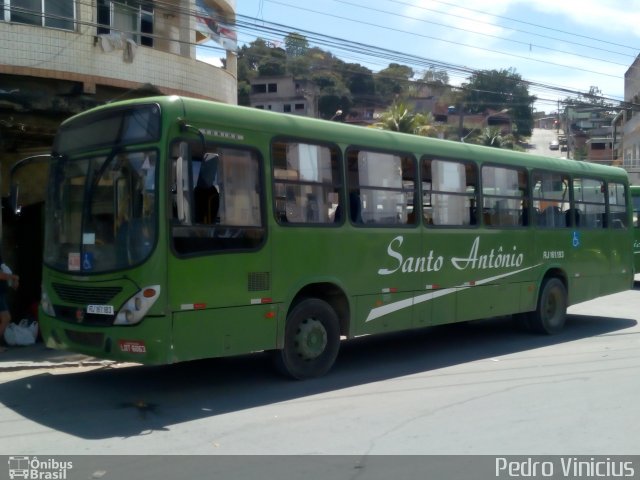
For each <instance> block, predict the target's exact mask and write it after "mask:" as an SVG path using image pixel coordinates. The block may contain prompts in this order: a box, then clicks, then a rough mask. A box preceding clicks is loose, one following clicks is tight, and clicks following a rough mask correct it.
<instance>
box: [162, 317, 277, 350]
mask: <svg viewBox="0 0 640 480" xmlns="http://www.w3.org/2000/svg"><path fill="white" fill-rule="evenodd" d="M276 331H277V320H276V315H275V306H274V305H252V306H247V307H231V308H219V309H207V310H191V311H183V312H175V313H174V314H173V355H174V359H173V360H174V361H176V362H181V361H185V360H195V359H199V358H210V357H223V356H229V355H238V354H243V353H247V352H255V351H260V350H271V349H273V348H275V346H276Z"/></svg>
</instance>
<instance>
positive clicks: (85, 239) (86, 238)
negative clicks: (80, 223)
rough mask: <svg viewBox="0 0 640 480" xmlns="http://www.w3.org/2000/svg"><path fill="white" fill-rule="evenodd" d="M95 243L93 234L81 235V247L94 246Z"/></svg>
mask: <svg viewBox="0 0 640 480" xmlns="http://www.w3.org/2000/svg"><path fill="white" fill-rule="evenodd" d="M95 243H96V234H95V233H83V234H82V244H83V245H95Z"/></svg>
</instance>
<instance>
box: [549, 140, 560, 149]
mask: <svg viewBox="0 0 640 480" xmlns="http://www.w3.org/2000/svg"><path fill="white" fill-rule="evenodd" d="M559 148H560V142H558V141H557V140H552V141H550V142H549V150H558V149H559Z"/></svg>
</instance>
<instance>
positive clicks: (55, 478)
mask: <svg viewBox="0 0 640 480" xmlns="http://www.w3.org/2000/svg"><path fill="white" fill-rule="evenodd" d="M8 463H9V478H10V479H11V480H13V479H14V478H24V479H30V480H66V478H67V470H71V469H72V468H73V462H62V461H59V460H55V459H53V458H47V459H45V460H39V459H38V457H28V456H17V455H14V456H10V457H9V462H8Z"/></svg>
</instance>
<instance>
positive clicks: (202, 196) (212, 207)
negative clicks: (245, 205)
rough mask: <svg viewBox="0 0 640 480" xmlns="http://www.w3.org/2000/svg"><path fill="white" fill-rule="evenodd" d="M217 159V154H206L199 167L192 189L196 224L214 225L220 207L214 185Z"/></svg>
mask: <svg viewBox="0 0 640 480" xmlns="http://www.w3.org/2000/svg"><path fill="white" fill-rule="evenodd" d="M219 159H220V157H219V156H218V154H216V153H207V154H205V156H204V161H203V162H202V166H201V167H200V174H199V175H198V181H197V183H196V186H195V188H194V189H193V198H194V202H195V205H194V215H195V222H196V223H206V224H213V223H216V219H217V217H218V209H219V207H220V193H219V192H218V188H217V187H216V185H215V181H216V177H217V171H218V161H219Z"/></svg>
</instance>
